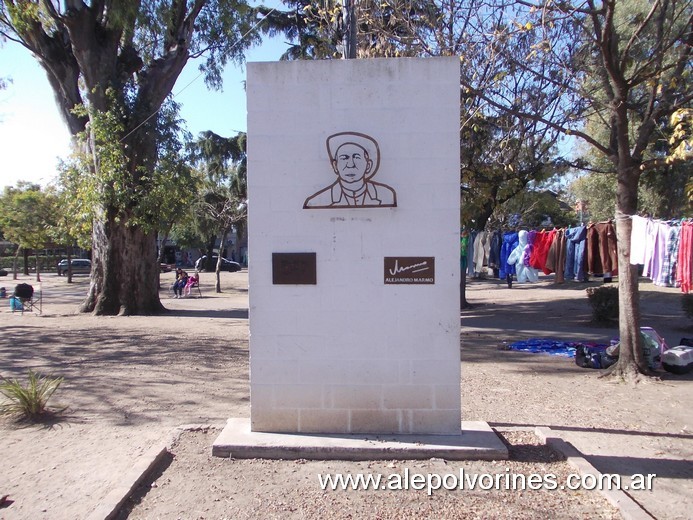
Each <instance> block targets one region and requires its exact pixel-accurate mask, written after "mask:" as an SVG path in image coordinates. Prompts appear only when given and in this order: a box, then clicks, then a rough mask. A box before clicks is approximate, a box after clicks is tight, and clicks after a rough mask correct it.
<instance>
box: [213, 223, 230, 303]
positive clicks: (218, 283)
mask: <svg viewBox="0 0 693 520" xmlns="http://www.w3.org/2000/svg"><path fill="white" fill-rule="evenodd" d="M228 234H229V232H228V230H226V229H225V230H223V231H222V232H221V242H219V256H218V257H217V267H216V275H217V281H216V283H215V284H214V290H215V291H216V292H217V293H220V292H221V253H222V252H223V251H224V244H225V243H226V237H227V236H228Z"/></svg>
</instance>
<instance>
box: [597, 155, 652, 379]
mask: <svg viewBox="0 0 693 520" xmlns="http://www.w3.org/2000/svg"><path fill="white" fill-rule="evenodd" d="M638 181H639V172H638V169H637V167H629V168H619V172H618V188H617V191H616V241H617V244H618V300H619V302H618V304H619V316H618V329H619V342H620V346H619V356H618V362H617V363H616V364H615V365H613V366H612V367H611V369H610V370H609V371H608V372H607V375H609V376H613V377H617V378H621V379H624V380H626V381H631V382H635V381H637V380H638V379H639V378H640V376H641V374H649V371H648V368H647V364H646V363H645V359H644V356H643V344H642V339H641V337H640V293H639V290H638V269H637V266H636V265H631V263H630V245H631V230H632V228H633V221H632V220H631V216H632V215H633V214H635V212H636V209H637V200H638V199H637V193H638Z"/></svg>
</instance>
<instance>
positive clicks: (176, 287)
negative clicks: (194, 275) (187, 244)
mask: <svg viewBox="0 0 693 520" xmlns="http://www.w3.org/2000/svg"><path fill="white" fill-rule="evenodd" d="M187 283H188V273H186V272H185V271H183V270H182V269H180V268H178V269H176V281H175V282H173V297H174V298H182V297H183V289H185V286H186V284H187Z"/></svg>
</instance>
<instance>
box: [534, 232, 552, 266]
mask: <svg viewBox="0 0 693 520" xmlns="http://www.w3.org/2000/svg"><path fill="white" fill-rule="evenodd" d="M555 236H556V230H553V231H545V230H543V229H542V230H541V231H540V232H538V233H537V234H536V235H534V244H533V247H534V248H533V249H532V255H531V256H530V258H529V265H530V267H533V268H534V269H541V270H542V271H543V273H544V274H551V273H552V272H553V271H551V270H550V269H547V267H546V257H547V256H548V255H549V248H550V247H551V244H552V243H553V239H554V237H555Z"/></svg>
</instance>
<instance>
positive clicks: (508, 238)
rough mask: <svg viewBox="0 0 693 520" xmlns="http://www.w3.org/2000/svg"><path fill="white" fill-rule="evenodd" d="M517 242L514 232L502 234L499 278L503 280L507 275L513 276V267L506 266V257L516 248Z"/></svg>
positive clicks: (510, 265)
mask: <svg viewBox="0 0 693 520" xmlns="http://www.w3.org/2000/svg"><path fill="white" fill-rule="evenodd" d="M518 244H519V241H518V239H517V232H516V231H509V232H506V233H503V243H502V245H501V251H500V273H499V275H500V277H501V279H503V278H505V277H506V276H507V275H508V274H515V266H514V265H512V264H508V257H509V256H510V253H511V252H512V250H513V249H515V248H516V247H517V245H518Z"/></svg>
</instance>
